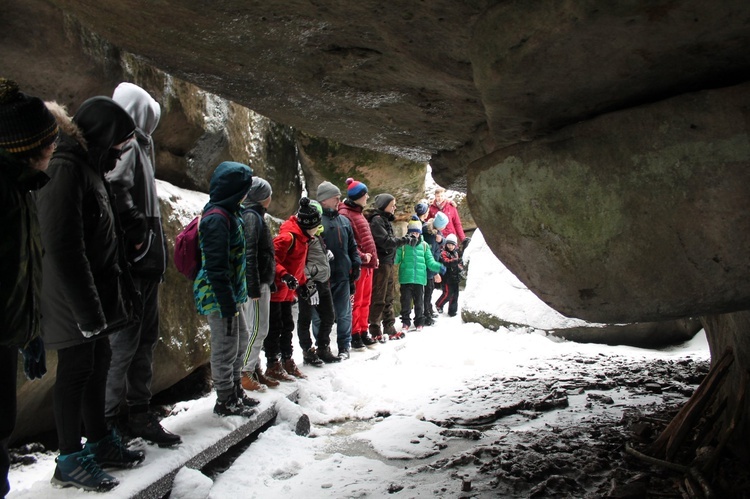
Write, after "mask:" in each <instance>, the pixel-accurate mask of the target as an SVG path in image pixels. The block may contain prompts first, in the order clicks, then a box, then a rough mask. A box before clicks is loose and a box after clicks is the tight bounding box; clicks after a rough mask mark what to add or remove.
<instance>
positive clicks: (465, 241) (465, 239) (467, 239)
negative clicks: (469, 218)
mask: <svg viewBox="0 0 750 499" xmlns="http://www.w3.org/2000/svg"><path fill="white" fill-rule="evenodd" d="M470 242H471V238H470V237H465V238H464V240H463V241H461V254H463V252H464V251H466V247H467V246H468V245H469V243H470Z"/></svg>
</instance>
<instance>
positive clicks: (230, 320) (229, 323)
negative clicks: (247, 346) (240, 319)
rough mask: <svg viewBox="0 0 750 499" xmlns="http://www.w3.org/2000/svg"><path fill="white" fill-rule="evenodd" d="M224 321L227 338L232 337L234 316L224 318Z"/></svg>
mask: <svg viewBox="0 0 750 499" xmlns="http://www.w3.org/2000/svg"><path fill="white" fill-rule="evenodd" d="M224 321H225V324H226V326H227V336H234V330H233V329H232V328H233V327H234V316H233V315H230V316H228V317H225V318H224Z"/></svg>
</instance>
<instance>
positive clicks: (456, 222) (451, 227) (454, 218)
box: [427, 200, 466, 244]
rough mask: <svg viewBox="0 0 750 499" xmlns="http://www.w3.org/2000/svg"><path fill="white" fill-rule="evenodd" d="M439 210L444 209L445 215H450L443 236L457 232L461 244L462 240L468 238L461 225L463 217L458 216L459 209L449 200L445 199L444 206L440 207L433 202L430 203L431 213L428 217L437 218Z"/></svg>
mask: <svg viewBox="0 0 750 499" xmlns="http://www.w3.org/2000/svg"><path fill="white" fill-rule="evenodd" d="M439 211H442V212H443V213H445V216H446V217H448V225H446V226H445V229H442V231H441V232H442V233H443V238H445V237H446V236H448V234H455V235H456V237H457V238H458V243H459V244H461V241H463V240H464V239H466V235H465V234H464V228H463V227H462V226H461V217H459V216H458V210H457V209H456V207H455V206H453V203H452V202H451V201H449V200H445V201H443V207H442V208H440V207H438V205H436V204H435V203H434V202H433V203H432V204H431V205H430V215H429V216H428V217H427V218H435V215H437V212H439Z"/></svg>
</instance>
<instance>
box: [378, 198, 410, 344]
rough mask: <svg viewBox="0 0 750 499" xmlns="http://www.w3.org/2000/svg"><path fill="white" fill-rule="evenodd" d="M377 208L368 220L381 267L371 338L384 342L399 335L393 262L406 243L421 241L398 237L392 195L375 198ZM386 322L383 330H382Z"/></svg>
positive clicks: (394, 199) (394, 204)
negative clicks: (396, 324) (394, 223)
mask: <svg viewBox="0 0 750 499" xmlns="http://www.w3.org/2000/svg"><path fill="white" fill-rule="evenodd" d="M373 204H374V209H373V210H368V211H367V212H366V215H365V218H367V219H368V220H369V221H370V231H371V232H372V238H373V240H374V241H375V247H376V248H377V253H378V261H379V262H380V265H379V266H378V268H377V269H375V271H374V272H373V277H372V300H371V303H370V315H369V318H368V322H369V323H370V331H369V332H370V336H371V337H372V338H373V339H375V340H377V341H379V342H381V343H384V342H385V337H386V335H387V336H391V335H394V334H396V326H395V323H396V316H395V315H394V314H393V298H394V296H395V292H396V275H395V273H394V270H393V261H394V260H395V259H396V249H397V248H399V247H401V246H403V245H404V244H416V243H417V239H415V238H412V237H408V236H403V237H396V235H395V234H394V232H393V224H392V222H393V220H395V216H394V213H395V212H396V198H395V197H393V196H392V195H391V194H388V193H381V194H378V195H377V196H375V199H374V203H373ZM381 323H382V329H381Z"/></svg>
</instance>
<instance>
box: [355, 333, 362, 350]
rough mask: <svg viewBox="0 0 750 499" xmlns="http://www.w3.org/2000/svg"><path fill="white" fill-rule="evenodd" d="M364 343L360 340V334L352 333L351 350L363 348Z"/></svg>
mask: <svg viewBox="0 0 750 499" xmlns="http://www.w3.org/2000/svg"><path fill="white" fill-rule="evenodd" d="M364 349H365V344H364V343H363V342H362V335H359V334H353V335H352V350H364Z"/></svg>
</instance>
